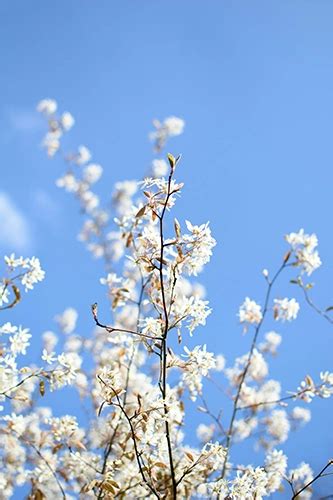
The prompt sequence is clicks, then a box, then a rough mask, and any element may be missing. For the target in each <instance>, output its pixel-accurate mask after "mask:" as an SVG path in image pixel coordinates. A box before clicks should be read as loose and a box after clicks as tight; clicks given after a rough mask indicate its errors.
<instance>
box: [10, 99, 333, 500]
mask: <svg viewBox="0 0 333 500" xmlns="http://www.w3.org/2000/svg"><path fill="white" fill-rule="evenodd" d="M38 110H39V112H41V113H42V114H43V115H44V116H45V117H46V119H47V124H48V132H47V134H46V138H45V140H44V145H45V147H46V149H47V152H48V155H49V156H54V155H55V154H56V153H57V152H59V153H60V152H61V153H62V150H61V146H60V140H61V137H62V135H63V134H64V133H65V132H67V131H68V130H69V129H70V128H71V127H72V126H73V124H74V119H73V117H72V115H71V114H70V113H68V112H65V113H63V114H61V115H57V103H56V102H55V101H54V100H52V99H44V100H43V101H41V102H40V103H39V105H38ZM154 126H155V131H154V132H153V133H152V134H151V139H152V140H153V141H154V145H155V150H156V151H157V152H158V153H160V152H161V150H162V148H163V147H164V145H165V143H166V141H167V140H169V139H170V138H172V137H174V136H177V135H180V134H181V133H182V132H183V129H184V121H183V120H182V119H180V118H176V117H174V116H172V117H169V118H166V119H165V120H164V121H162V122H160V121H155V122H154ZM63 158H64V160H65V162H66V166H67V167H66V168H67V169H66V172H65V174H64V175H63V176H62V177H61V178H60V179H58V181H57V184H58V186H59V187H62V188H64V189H65V190H66V191H69V192H71V193H73V194H74V195H75V196H76V198H77V199H78V200H79V202H80V204H81V207H82V208H83V213H84V216H85V220H84V223H83V229H82V231H81V233H80V236H79V237H80V239H81V240H82V241H84V242H85V243H86V244H87V247H88V249H89V250H90V251H91V252H92V253H93V255H94V256H96V257H100V258H102V259H103V260H104V264H105V273H104V275H103V276H102V277H100V278H99V282H100V284H101V285H102V286H103V287H104V290H106V300H107V301H108V302H109V305H110V308H109V317H108V320H104V318H103V319H102V318H100V316H99V308H98V305H97V304H96V303H95V304H93V306H92V324H93V321H94V322H95V324H96V326H95V327H94V328H91V329H89V331H88V332H87V331H83V332H81V330H83V329H86V325H85V326H83V325H82V324H81V321H80V318H79V314H78V312H77V310H76V309H75V308H74V307H67V308H66V309H65V310H63V311H62V312H61V313H59V314H57V315H56V316H55V317H54V321H55V324H54V328H51V329H47V330H46V331H44V332H42V335H41V337H42V343H43V345H42V349H41V356H40V363H39V364H40V366H36V364H35V363H27V362H26V363H25V362H23V363H22V358H23V359H24V356H25V355H26V354H27V352H28V348H29V345H30V342H31V339H32V334H31V333H30V330H29V329H28V328H25V327H22V326H15V325H13V324H12V323H11V322H10V321H9V320H8V321H7V320H5V322H4V323H3V324H2V326H1V327H0V348H1V356H0V401H1V405H2V406H1V411H2V416H1V417H0V462H1V464H2V469H1V471H0V500H5V499H7V498H10V497H11V496H12V495H13V494H15V491H16V489H17V488H20V487H21V486H23V485H25V486H26V487H28V488H29V489H30V498H35V499H36V498H40V499H43V498H45V499H49V498H66V499H69V500H71V499H74V498H83V499H87V500H88V499H90V498H99V499H105V500H106V499H109V498H168V499H169V498H170V499H172V500H176V499H177V498H216V499H217V498H230V499H232V500H243V499H244V500H247V499H248V500H250V499H253V498H256V499H258V500H259V499H261V498H264V497H271V496H272V494H274V495H275V494H276V495H278V494H279V493H282V495H284V494H287V495H288V493H290V494H296V493H297V495H298V497H299V498H302V499H307V498H310V497H311V492H312V490H311V485H312V480H313V478H314V473H313V471H312V469H311V467H310V465H309V464H308V463H306V462H302V463H301V464H299V465H298V466H297V467H295V466H294V465H292V467H290V466H288V457H287V456H286V454H285V453H284V452H283V450H282V449H280V447H281V446H282V447H283V443H285V442H286V441H287V439H289V438H290V435H291V432H292V431H294V430H297V429H298V428H299V427H300V426H303V425H306V424H307V423H308V422H309V421H310V419H311V412H310V410H309V408H308V406H307V404H308V403H310V402H311V401H312V399H313V398H314V397H320V398H323V399H324V398H328V397H330V396H332V395H333V374H332V373H331V372H329V371H323V372H321V373H320V381H319V382H318V383H315V382H314V381H313V379H312V378H311V377H310V376H309V375H307V376H306V377H305V378H304V380H303V381H302V382H301V383H300V385H299V387H298V388H297V389H296V390H292V391H285V390H284V389H283V387H282V385H281V383H280V382H279V381H278V380H275V379H274V378H271V377H270V362H271V361H272V357H275V356H277V355H278V351H279V347H280V345H281V342H282V340H283V336H282V334H281V333H279V332H276V331H275V330H272V329H271V326H270V325H266V323H267V322H269V321H272V322H273V323H274V325H280V324H281V326H286V325H283V323H285V322H287V324H288V322H290V321H292V320H296V319H297V316H298V313H299V310H300V305H299V302H298V301H297V300H296V299H295V298H279V296H278V295H277V294H276V292H275V290H274V293H273V286H274V287H275V284H276V281H277V278H279V277H280V274H282V272H284V271H285V269H286V268H287V267H288V266H289V262H290V260H289V259H290V256H291V253H293V255H294V257H295V261H293V262H292V265H295V266H298V267H300V268H301V271H302V272H305V273H307V274H311V273H312V272H313V271H314V270H315V269H316V268H318V267H319V265H320V259H319V256H318V252H317V250H316V247H317V238H316V236H315V235H307V234H305V233H304V231H303V230H301V231H300V232H299V233H291V234H289V235H287V236H286V239H287V242H288V243H289V244H290V245H291V251H290V252H291V253H290V254H289V255H287V257H285V258H284V259H282V263H280V264H281V266H280V268H279V270H278V271H277V273H276V274H275V275H273V276H272V277H271V276H270V273H269V272H268V271H267V270H265V271H264V272H263V274H264V277H265V279H266V284H265V285H266V295H265V296H264V297H263V300H262V302H260V303H259V302H256V301H254V300H252V299H250V298H249V297H246V298H245V300H244V302H243V303H242V304H241V306H240V308H239V311H238V320H239V322H240V323H241V325H242V326H243V327H244V329H245V330H246V331H248V336H249V335H250V334H251V333H253V336H252V341H251V344H250V347H248V348H246V349H244V351H243V354H241V355H239V356H237V357H236V359H235V360H234V361H231V362H229V361H227V360H226V359H225V358H224V356H223V355H222V354H215V353H213V352H211V348H210V347H209V345H208V342H206V343H204V342H202V343H201V344H200V343H199V344H198V343H196V345H193V344H192V342H193V341H194V340H196V339H197V338H200V334H201V331H202V330H203V327H204V326H205V325H206V323H209V315H210V314H211V313H212V308H211V306H210V304H209V301H208V300H207V297H206V290H205V288H204V287H203V285H202V284H201V283H200V282H198V281H197V279H198V276H199V275H200V272H201V271H202V270H203V269H204V266H205V265H206V264H208V263H209V261H210V258H211V255H212V251H213V248H214V247H215V245H216V241H215V239H214V237H213V236H212V233H211V228H210V226H209V224H208V223H202V221H201V223H199V224H195V223H192V222H189V221H188V220H185V221H184V223H182V222H179V221H178V220H177V219H175V218H174V219H173V220H171V223H170V219H171V217H170V212H171V211H173V210H174V208H175V205H176V203H177V199H178V197H179V196H180V193H181V192H182V190H183V183H182V182H179V181H177V180H176V179H175V174H176V173H177V175H178V171H179V169H178V163H179V161H180V158H179V157H177V158H176V157H174V156H173V155H171V154H169V155H168V156H167V158H166V160H164V159H162V158H155V159H154V160H153V161H152V165H151V168H150V170H149V172H148V175H147V176H145V177H144V178H143V179H141V180H140V181H136V180H125V181H122V182H118V183H116V185H115V188H114V190H113V192H112V193H110V200H109V202H107V203H106V204H105V206H106V207H107V208H106V209H101V208H100V206H101V201H100V199H99V197H98V195H97V194H96V193H95V192H94V191H93V185H94V184H95V182H97V180H99V178H100V177H101V175H102V167H101V166H100V165H98V164H95V163H91V153H90V151H89V150H88V148H86V147H85V146H79V147H78V148H77V151H76V152H75V153H68V154H67V153H64V154H63ZM5 263H6V266H7V275H8V276H7V277H5V278H3V280H2V283H1V287H2V288H1V290H0V292H1V293H0V300H1V301H2V302H0V307H1V306H4V307H2V308H3V309H5V308H6V306H7V305H9V306H14V305H16V302H17V301H18V300H19V298H20V296H19V287H20V285H21V286H22V287H24V288H25V289H26V290H30V289H32V288H33V286H34V284H35V283H37V282H39V281H41V280H42V279H43V278H44V274H45V273H44V271H43V270H42V269H41V266H40V263H39V260H38V259H36V258H35V257H32V258H30V259H24V258H23V257H19V258H17V257H15V255H14V254H12V255H11V256H9V257H8V256H7V257H5ZM99 276H100V275H99ZM96 281H97V282H98V280H97V279H96ZM9 293H12V294H14V300H13V301H11V300H10V296H9ZM274 294H275V295H274ZM15 300H16V302H15ZM279 322H281V323H279ZM234 323H235V327H237V320H236V317H234ZM266 326H267V328H266ZM54 330H55V331H54ZM248 336H247V337H248ZM192 337H193V338H192ZM199 342H200V341H199ZM179 344H183V345H181V346H180V345H179ZM302 377H303V374H300V379H301V378H302ZM207 384H213V385H214V386H216V387H217V388H218V390H220V391H221V392H220V393H219V397H218V398H216V400H218V401H221V406H222V407H221V411H220V412H219V413H218V414H215V413H214V411H212V410H211V409H210V403H209V402H208V401H207V400H206V397H205V388H206V386H207ZM54 391H63V393H62V394H63V399H65V398H66V397H67V394H70V396H69V397H71V398H73V401H77V405H78V407H80V408H81V407H84V408H85V417H86V418H85V419H81V418H80V416H81V412H80V411H79V410H78V412H77V414H76V415H69V414H67V412H66V411H65V409H64V413H63V414H61V411H60V409H59V407H57V406H56V405H55V404H52V401H53V399H52V398H53V397H54V395H53V393H54ZM225 395H227V397H225ZM58 400H59V399H58ZM197 405H198V406H197ZM189 407H190V408H191V410H190V411H191V412H194V411H196V410H198V411H199V412H200V415H203V418H204V419H205V420H204V421H203V422H201V423H200V424H199V425H198V426H197V429H196V436H197V444H196V445H195V442H196V440H195V438H194V437H193V438H192V439H191V437H190V431H191V430H192V429H191V427H190V428H188V419H187V415H186V412H185V409H186V410H187V409H188V408H189ZM61 410H62V408H61ZM229 414H230V418H228V416H229ZM190 415H191V413H190ZM81 420H82V421H84V425H83V424H81V423H80V422H81ZM244 440H249V442H252V443H254V444H255V448H256V449H257V448H258V447H260V448H261V450H262V451H263V455H262V457H263V458H262V459H260V460H256V459H254V460H253V462H257V465H253V463H251V464H247V465H246V464H245V465H244V464H237V463H233V462H231V460H232V461H234V455H233V450H234V447H235V446H237V442H239V441H244ZM301 490H302V491H301ZM298 493H299V494H298Z"/></svg>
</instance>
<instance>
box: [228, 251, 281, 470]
mask: <svg viewBox="0 0 333 500" xmlns="http://www.w3.org/2000/svg"><path fill="white" fill-rule="evenodd" d="M288 258H289V257H288V256H287V257H285V258H284V260H283V263H282V265H281V266H280V267H279V269H278V270H277V272H276V273H275V275H274V277H273V278H272V280H271V281H269V282H268V288H267V292H266V297H265V303H264V308H263V312H262V318H261V320H260V322H259V323H258V325H257V327H256V329H255V333H254V336H253V339H252V344H251V348H250V352H249V356H248V360H247V363H246V365H245V368H244V371H243V373H242V375H241V379H240V382H239V385H238V389H237V393H236V397H235V400H234V405H233V410H232V414H231V419H230V425H229V429H228V432H227V441H226V455H225V459H224V463H223V468H222V474H221V477H222V478H224V476H225V473H226V466H227V463H228V457H229V451H230V445H231V438H232V434H233V429H234V422H235V418H236V414H237V411H238V401H239V398H240V395H241V391H242V388H243V384H244V381H245V378H246V375H247V372H248V371H249V368H250V364H251V361H252V356H253V352H254V349H255V346H256V343H257V339H258V335H259V332H260V329H261V326H262V324H263V322H264V319H265V316H266V313H267V311H268V304H269V299H270V295H271V290H272V287H273V285H274V283H275V281H276V280H277V278H278V277H279V275H280V274H281V272H282V271H283V269H284V268H285V267H286V265H287V260H288Z"/></svg>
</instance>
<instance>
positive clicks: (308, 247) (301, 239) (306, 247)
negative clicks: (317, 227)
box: [285, 229, 321, 276]
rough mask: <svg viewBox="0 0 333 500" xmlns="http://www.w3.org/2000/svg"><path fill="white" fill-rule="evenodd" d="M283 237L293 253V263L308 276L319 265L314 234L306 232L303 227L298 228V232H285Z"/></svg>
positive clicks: (316, 241)
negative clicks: (294, 261) (294, 259)
mask: <svg viewBox="0 0 333 500" xmlns="http://www.w3.org/2000/svg"><path fill="white" fill-rule="evenodd" d="M285 238H286V241H287V242H288V243H289V245H290V246H291V248H292V251H293V252H294V254H295V257H296V263H295V264H296V265H297V266H299V267H301V268H302V271H303V272H305V273H306V274H307V275H308V276H310V274H312V273H313V271H315V270H316V269H318V267H320V266H321V260H320V257H319V253H318V250H316V247H317V245H318V239H317V236H316V235H315V234H306V233H305V232H304V229H300V230H299V232H298V233H290V234H287V235H286V237H285Z"/></svg>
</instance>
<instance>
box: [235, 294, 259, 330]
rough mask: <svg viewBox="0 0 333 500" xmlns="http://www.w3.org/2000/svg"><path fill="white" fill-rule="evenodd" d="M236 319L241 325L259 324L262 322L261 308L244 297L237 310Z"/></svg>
mask: <svg viewBox="0 0 333 500" xmlns="http://www.w3.org/2000/svg"><path fill="white" fill-rule="evenodd" d="M238 317H239V321H240V322H241V323H252V324H259V323H260V321H261V320H262V312H261V306H260V305H259V304H257V303H256V302H255V301H254V300H251V299H249V297H246V298H245V300H244V302H243V304H242V305H241V306H240V308H239V313H238Z"/></svg>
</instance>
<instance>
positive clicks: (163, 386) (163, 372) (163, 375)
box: [159, 166, 177, 500]
mask: <svg viewBox="0 0 333 500" xmlns="http://www.w3.org/2000/svg"><path fill="white" fill-rule="evenodd" d="M173 173H174V166H171V170H170V174H169V178H168V189H167V195H166V198H165V202H164V206H163V209H162V213H161V215H160V218H159V229H160V246H161V251H160V258H159V262H160V266H159V277H160V285H161V295H162V304H163V315H164V332H163V336H162V346H161V355H162V357H161V365H160V382H159V387H160V390H161V394H162V397H163V401H164V415H165V435H166V440H167V446H168V455H169V464H170V473H171V481H172V498H173V499H174V500H176V498H177V482H176V474H175V468H174V463H173V456H172V444H171V438H170V427H169V421H168V413H169V410H168V407H167V404H166V393H167V336H168V330H169V315H168V308H167V303H166V296H165V288H164V279H163V262H164V234H163V218H164V215H165V212H166V207H167V204H168V201H169V198H170V195H171V193H170V188H171V181H172V176H173Z"/></svg>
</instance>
